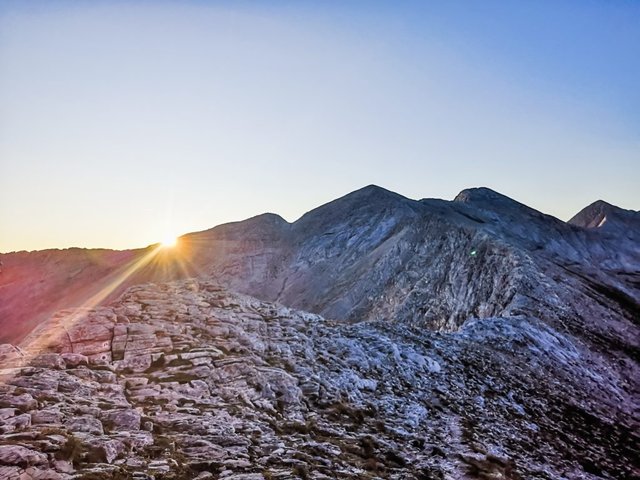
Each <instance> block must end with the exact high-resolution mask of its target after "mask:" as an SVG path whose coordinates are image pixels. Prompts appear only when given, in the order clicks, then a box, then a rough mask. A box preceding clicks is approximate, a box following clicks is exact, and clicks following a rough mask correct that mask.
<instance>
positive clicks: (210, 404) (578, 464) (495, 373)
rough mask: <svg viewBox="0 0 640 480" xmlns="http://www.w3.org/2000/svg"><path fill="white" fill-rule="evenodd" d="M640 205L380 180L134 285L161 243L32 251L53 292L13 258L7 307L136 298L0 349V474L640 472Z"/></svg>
mask: <svg viewBox="0 0 640 480" xmlns="http://www.w3.org/2000/svg"><path fill="white" fill-rule="evenodd" d="M638 215H639V214H638V212H632V211H624V210H621V209H617V208H616V207H613V206H611V205H608V204H604V202H596V204H594V205H592V206H590V207H588V208H587V209H585V210H584V211H583V212H581V214H579V215H578V216H576V217H575V218H574V219H572V220H571V221H570V222H569V223H565V222H562V221H560V220H557V219H555V218H553V217H549V216H547V215H543V214H542V213H540V212H537V211H535V210H532V209H530V208H529V207H527V206H525V205H522V204H520V203H518V202H515V201H513V200H511V199H509V198H507V197H505V196H503V195H500V194H499V193H497V192H493V191H491V190H489V189H484V188H479V189H469V190H465V191H463V192H461V193H460V194H459V195H458V196H457V197H456V199H455V200H454V201H452V202H446V201H442V200H432V199H423V200H419V201H414V200H410V199H407V198H404V197H402V196H400V195H397V194H394V193H392V192H388V191H386V190H384V189H381V188H379V187H374V186H370V187H366V188H364V189H362V190H359V191H356V192H354V193H352V194H349V195H347V196H346V197H343V198H341V199H338V200H336V201H334V202H331V203H329V204H327V205H324V206H322V207H319V208H318V209H316V210H313V211H311V212H309V213H308V214H306V215H304V216H303V217H302V218H301V219H299V220H298V221H296V222H294V223H292V224H289V223H287V222H286V221H284V220H283V219H282V218H280V217H278V216H277V215H273V214H266V215H261V216H258V217H255V218H253V219H249V220H247V221H244V222H237V223H233V224H227V225H222V226H219V227H216V228H214V229H212V230H208V231H205V232H199V233H194V234H190V235H187V236H185V237H183V238H182V241H181V245H180V247H179V248H178V249H177V250H175V251H173V252H164V253H162V254H161V256H159V257H157V258H156V260H157V261H156V262H155V263H153V262H152V263H149V264H148V265H146V266H143V267H142V268H140V269H139V270H138V271H137V272H136V273H135V274H133V275H131V276H129V277H127V280H126V281H124V282H121V283H119V284H118V283H117V282H115V283H114V279H115V278H119V276H121V273H122V271H123V270H122V269H126V268H127V266H128V265H130V264H129V263H128V262H129V261H132V260H131V259H132V258H133V259H134V260H133V261H135V260H136V259H138V260H139V259H140V255H143V254H144V252H138V253H131V252H130V255H128V256H127V255H124V254H123V255H121V256H120V257H119V258H120V260H119V261H116V260H114V261H113V262H112V263H111V264H109V265H112V266H111V267H109V268H108V269H107V271H106V272H103V270H100V272H103V273H100V274H98V273H97V272H98V270H94V267H92V266H91V265H88V264H85V263H84V260H83V262H81V263H82V270H81V271H80V273H78V274H77V275H71V274H69V272H68V271H67V270H65V269H66V268H68V266H69V265H73V267H74V268H77V261H76V260H77V259H76V260H73V259H71V260H69V259H68V258H67V257H66V256H65V255H67V254H68V253H72V254H73V255H75V254H78V252H57V253H56V252H49V253H48V254H46V255H47V256H43V255H44V254H43V253H42V252H36V253H37V255H36V257H37V259H38V261H41V262H43V265H44V266H43V267H42V276H43V278H44V280H45V281H44V282H42V283H39V282H36V283H38V285H40V286H39V287H38V288H39V289H41V294H42V295H41V296H38V294H37V292H36V291H35V290H32V289H33V288H35V287H32V286H31V283H29V282H28V281H29V279H31V278H32V277H31V276H30V275H31V273H29V272H30V270H29V269H30V268H31V266H32V264H31V263H30V262H31V260H30V259H31V257H29V255H31V254H15V255H13V254H12V255H13V256H9V257H7V256H3V257H2V258H3V261H4V263H5V268H4V272H3V276H2V277H1V278H0V285H1V286H2V288H0V314H3V312H6V311H7V310H8V309H9V310H10V309H11V308H12V307H11V305H15V304H16V302H17V301H18V300H16V298H19V297H15V295H18V294H16V293H15V292H23V293H24V295H25V298H26V297H29V298H31V297H32V296H33V297H34V298H38V299H39V300H37V301H33V302H32V303H33V308H34V309H35V310H29V309H28V308H26V307H24V305H23V307H24V308H23V307H20V308H19V309H17V310H15V311H13V310H12V311H11V312H9V313H11V315H13V314H14V313H15V312H20V315H23V316H24V315H26V314H25V312H36V311H37V312H40V313H42V312H45V311H49V309H51V308H53V306H56V305H58V306H60V305H59V303H55V302H54V303H51V302H50V301H49V300H48V299H49V295H51V292H55V289H56V288H59V289H60V292H59V293H58V295H57V297H64V298H66V300H65V301H68V302H71V303H68V304H65V305H62V306H64V307H69V306H72V305H83V304H84V303H85V300H86V299H87V296H86V293H87V292H89V291H91V292H92V293H95V291H96V290H100V289H101V288H103V287H104V286H105V285H106V286H108V287H109V289H110V290H109V291H110V292H112V294H111V295H106V296H102V297H100V298H105V299H106V300H109V299H110V298H111V299H113V298H114V296H115V295H119V294H120V293H122V292H123V291H124V288H125V287H126V286H129V285H136V286H133V287H131V288H129V289H128V290H127V291H126V292H124V294H123V295H122V296H120V297H119V298H118V299H117V300H116V301H114V302H112V303H107V302H103V305H102V306H98V307H95V308H68V309H66V310H60V311H58V312H57V313H55V314H52V315H50V316H49V317H48V320H47V321H46V322H43V323H40V324H39V325H38V327H37V328H36V329H35V330H34V331H33V332H32V333H31V334H30V335H29V336H28V337H27V338H26V339H25V341H24V342H22V344H21V346H20V347H14V346H12V345H0V377H1V378H2V379H3V382H2V383H0V447H7V448H6V449H5V450H6V451H5V452H4V455H5V457H2V456H0V478H65V479H66V478H113V479H117V478H138V479H142V478H154V479H165V478H166V479H171V478H173V479H191V478H196V477H198V478H221V479H222V478H237V479H241V478H245V479H249V478H251V479H253V478H266V479H270V478H282V479H285V478H314V479H315V478H317V479H322V478H363V479H364V478H393V479H406V478H417V479H432V478H435V479H465V478H469V479H471V478H505V479H529V478H531V479H556V478H558V479H578V478H579V479H597V478H605V479H606V478H609V479H613V478H640V464H639V463H638V458H640V437H639V436H638V433H637V432H638V431H640V429H639V427H640V417H639V416H638V412H639V411H640V385H639V384H638V379H639V378H640V371H639V366H638V358H640V357H639V352H640V341H639V339H640V322H639V319H640V240H639V239H640V233H639V230H638V222H639V217H638ZM605 217H606V221H604V219H605ZM85 254H86V252H84V251H83V252H82V258H85ZM102 254H104V252H102V253H100V254H96V255H97V256H96V258H100V255H102ZM132 256H133V257H132ZM18 260H20V261H23V263H24V265H27V266H26V267H24V269H23V270H19V269H18V267H17V263H15V262H17V261H18ZM72 260H73V261H72ZM112 260H113V259H112ZM99 263H100V264H101V265H105V264H108V262H106V263H105V262H102V261H101V262H99ZM52 264H53V265H58V266H57V267H56V268H59V269H60V271H57V270H55V269H52V267H51V266H50V265H52ZM12 265H13V267H12ZM30 265H31V266H30ZM14 267H15V269H14ZM25 271H26V272H27V273H24V272H25ZM19 272H20V274H18V273H19ZM51 272H53V273H51ZM91 272H93V273H91ZM66 276H68V281H67V282H66V283H65V282H61V281H60V279H61V278H62V277H65V278H66ZM185 276H189V277H194V278H191V279H182V280H178V281H173V282H164V280H170V279H174V278H182V277H185ZM88 278H92V279H94V281H95V282H94V283H95V284H94V285H93V286H92V287H91V288H89V287H88V286H86V285H84V286H82V288H80V287H78V290H77V292H78V293H77V295H76V296H74V295H72V294H69V295H68V296H67V292H68V291H70V290H73V289H74V288H75V287H74V285H76V282H80V281H82V282H84V283H86V282H87V279H88ZM122 278H124V277H122ZM146 280H154V281H156V283H140V282H143V281H146ZM160 280H163V281H162V282H161V281H160ZM3 282H9V283H7V284H5V283H3ZM25 282H27V283H28V284H29V285H30V286H29V287H28V288H26V287H25V290H20V289H21V288H22V287H24V285H26V284H27V283H25ZM114 285H115V287H114ZM21 286H22V287H21ZM232 291H238V292H240V293H232ZM12 292H13V293H12ZM27 292H28V295H27ZM34 292H35V293H34ZM47 292H48V293H47ZM83 292H84V293H83ZM32 294H33V295H32ZM81 294H82V295H81ZM245 294H249V295H253V296H254V297H257V298H259V299H260V300H257V299H255V298H253V297H248V296H245ZM12 295H14V296H12ZM57 297H56V298H57ZM5 300H6V301H7V303H3V301H5ZM74 302H75V303H74ZM285 305H286V306H285ZM293 308H296V309H297V310H294V309H293ZM3 309H4V310H3ZM12 312H13V313H12ZM307 312H313V313H307ZM11 315H9V316H6V317H2V316H1V315H0V318H10V319H11V318H14V317H12V316H11ZM16 315H17V314H16ZM16 318H17V317H16ZM14 447H19V448H17V449H15V448H14ZM30 452H35V453H36V454H37V455H36V456H33V455H32V453H30ZM21 455H23V456H24V459H22V457H21ZM2 458H6V460H2ZM46 475H50V477H46Z"/></svg>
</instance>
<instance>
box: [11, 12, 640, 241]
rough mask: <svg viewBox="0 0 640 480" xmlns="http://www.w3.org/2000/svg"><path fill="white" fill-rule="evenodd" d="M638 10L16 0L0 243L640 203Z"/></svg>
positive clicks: (564, 214) (559, 212) (567, 211)
mask: <svg viewBox="0 0 640 480" xmlns="http://www.w3.org/2000/svg"><path fill="white" fill-rule="evenodd" d="M638 18H640V3H638V2H584V1H583V0H554V1H547V0H535V1H534V0H532V1H526V0H525V1H522V2H504V1H498V0H486V1H483V2H458V1H456V0H452V1H451V2H391V1H389V2H357V1H356V2H332V1H327V2H305V1H301V2H269V1H264V2H224V1H221V2H196V1H193V2H146V1H141V2H135V1H133V2H108V1H98V2H71V1H69V2H65V1H57V2H28V1H26V2H2V3H0V72H2V74H1V75H0V252H3V251H10V250H17V249H37V248H46V247H67V246H74V245H75V246H87V247H98V246H101V247H115V248H129V247H135V246H144V245H149V244H152V243H154V242H157V241H158V239H161V238H163V234H164V232H166V231H171V232H179V233H186V232H190V231H196V230H203V229H206V228H210V227H212V226H214V225H216V224H219V223H223V222H227V221H233V220H239V219H243V218H246V217H249V216H252V215H255V214H259V213H262V212H265V211H271V212H276V213H280V214H281V215H283V216H284V217H285V218H286V219H287V220H290V221H292V220H295V219H296V218H297V217H299V216H300V215H301V214H302V213H304V212H305V211H307V210H309V209H311V208H313V207H315V206H317V205H319V204H321V203H324V202H326V201H329V200H331V199H333V198H336V197H338V196H340V195H343V194H345V193H347V192H349V191H352V190H354V189H357V188H360V187H362V186H364V185H367V184H371V183H375V184H378V185H381V186H384V187H386V188H389V189H391V190H395V191H397V192H399V193H401V194H404V195H406V196H409V197H411V198H422V197H440V198H453V197H454V196H455V194H456V193H458V191H460V190H462V189H463V188H467V187H471V186H488V187H491V188H494V189H496V190H499V191H501V192H503V193H505V194H507V195H510V196H512V197H515V198H517V199H518V200H520V201H523V202H525V203H527V204H529V205H531V206H533V207H535V208H538V209H540V210H542V211H544V212H547V213H551V214H553V215H556V216H559V217H560V218H563V219H567V218H568V217H570V216H571V215H572V214H574V213H575V212H577V211H578V210H579V209H581V208H582V207H584V206H585V205H586V204H588V203H591V202H592V201H594V200H596V199H598V198H603V199H605V200H607V201H609V202H611V203H615V204H618V205H620V206H622V207H625V208H633V209H638V208H640V189H638V183H639V180H640V171H639V169H640V137H639V136H638V132H640V94H639V92H640V90H639V89H638V88H637V85H640V29H639V28H638Z"/></svg>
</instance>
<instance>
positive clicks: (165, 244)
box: [160, 235, 178, 248]
mask: <svg viewBox="0 0 640 480" xmlns="http://www.w3.org/2000/svg"><path fill="white" fill-rule="evenodd" d="M176 243H178V237H176V236H175V235H165V236H164V238H163V239H162V242H161V243H160V245H161V246H162V248H173V247H175V246H176Z"/></svg>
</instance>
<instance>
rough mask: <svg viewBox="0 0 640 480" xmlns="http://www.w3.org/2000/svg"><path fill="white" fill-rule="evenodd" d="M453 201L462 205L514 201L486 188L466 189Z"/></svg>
mask: <svg viewBox="0 0 640 480" xmlns="http://www.w3.org/2000/svg"><path fill="white" fill-rule="evenodd" d="M453 201H454V202H464V203H473V202H486V201H499V202H505V201H509V202H515V200H513V199H511V198H509V197H507V196H506V195H503V194H501V193H498V192H496V191H495V190H491V189H490V188H487V187H476V188H466V189H464V190H462V191H461V192H460V193H459V194H458V195H456V197H455V198H454V199H453Z"/></svg>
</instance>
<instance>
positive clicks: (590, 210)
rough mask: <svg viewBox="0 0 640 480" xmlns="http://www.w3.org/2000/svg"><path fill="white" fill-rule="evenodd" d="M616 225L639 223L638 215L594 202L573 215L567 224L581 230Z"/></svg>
mask: <svg viewBox="0 0 640 480" xmlns="http://www.w3.org/2000/svg"><path fill="white" fill-rule="evenodd" d="M612 221H615V222H617V223H628V222H632V223H640V213H638V212H634V211H633V210H625V209H623V208H620V207H617V206H615V205H612V204H610V203H608V202H605V201H604V200H596V201H595V202H593V203H592V204H590V205H588V206H586V207H585V208H583V209H582V210H580V211H579V212H578V213H577V214H576V215H574V216H573V217H572V218H571V219H570V220H569V221H568V222H567V223H570V224H572V225H575V226H578V227H582V228H601V227H604V226H605V225H611V223H612Z"/></svg>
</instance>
